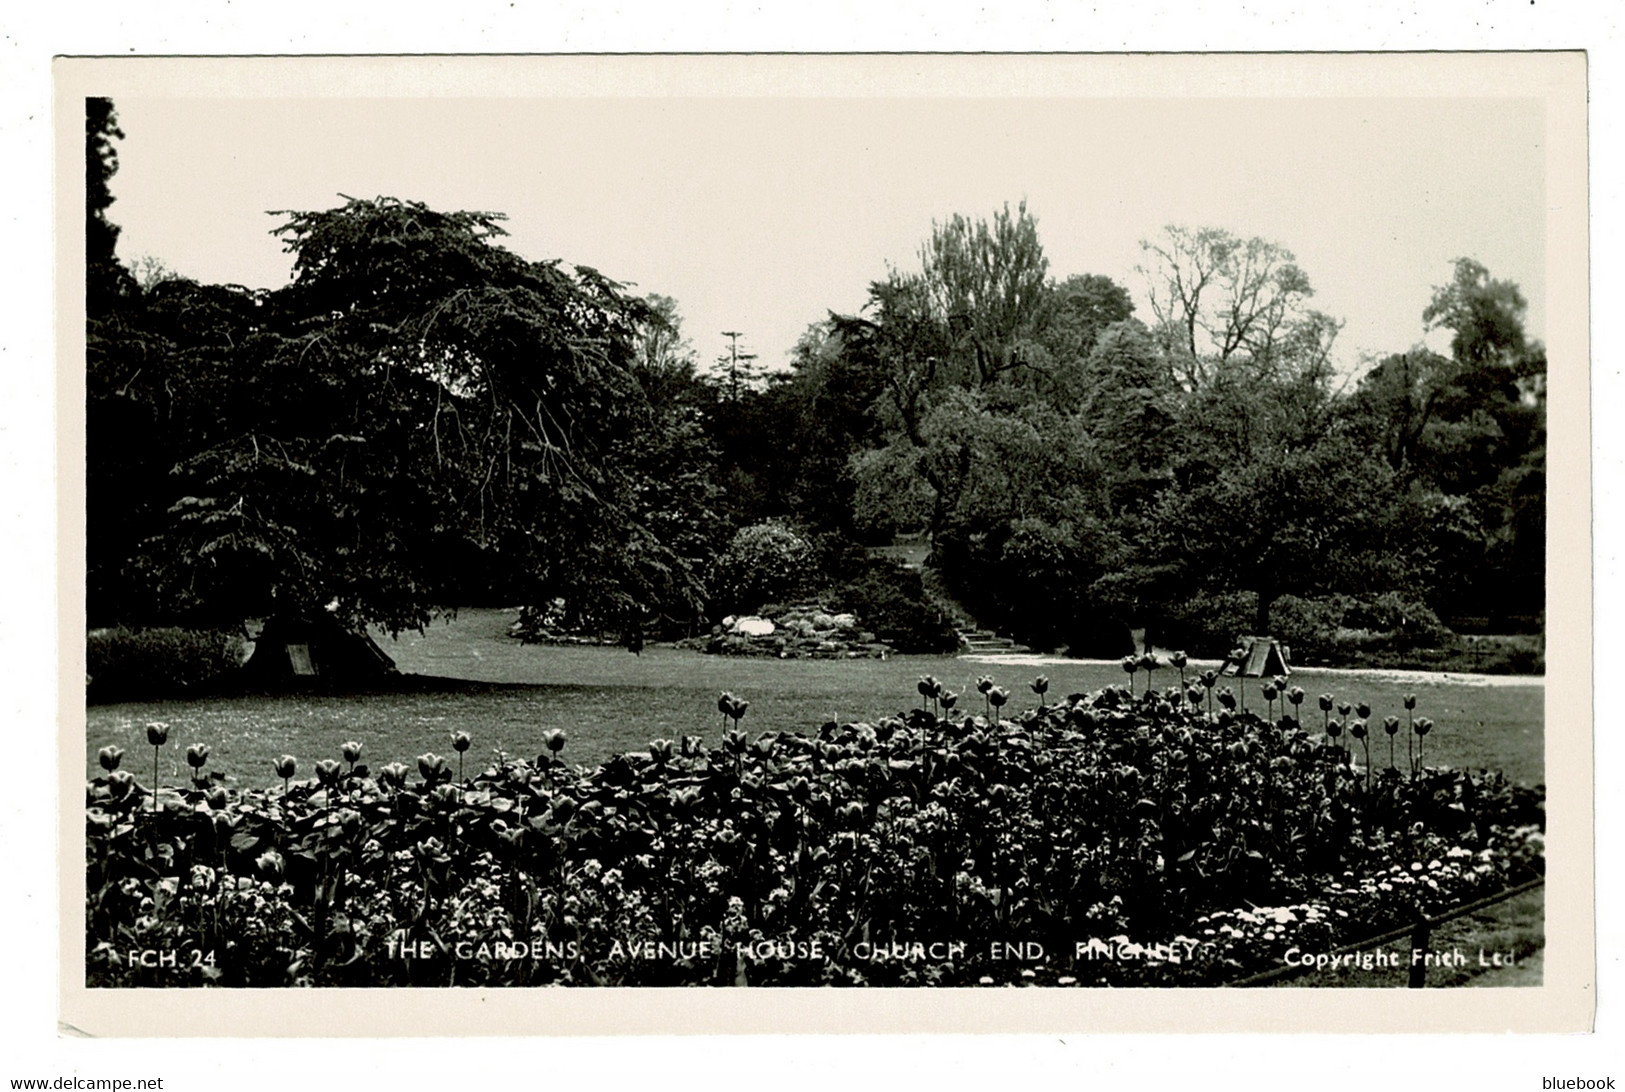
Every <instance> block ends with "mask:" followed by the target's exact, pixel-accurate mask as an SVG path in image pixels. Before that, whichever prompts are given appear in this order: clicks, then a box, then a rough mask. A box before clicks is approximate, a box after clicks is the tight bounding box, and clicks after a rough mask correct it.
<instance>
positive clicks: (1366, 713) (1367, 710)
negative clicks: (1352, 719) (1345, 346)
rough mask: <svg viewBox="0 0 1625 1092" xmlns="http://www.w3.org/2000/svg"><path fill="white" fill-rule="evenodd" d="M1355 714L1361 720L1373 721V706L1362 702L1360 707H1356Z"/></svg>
mask: <svg viewBox="0 0 1625 1092" xmlns="http://www.w3.org/2000/svg"><path fill="white" fill-rule="evenodd" d="M1354 712H1355V713H1356V714H1357V715H1358V716H1359V718H1360V719H1361V720H1370V719H1371V706H1369V705H1367V704H1366V703H1365V702H1361V703H1360V704H1359V705H1356V706H1355V707H1354Z"/></svg>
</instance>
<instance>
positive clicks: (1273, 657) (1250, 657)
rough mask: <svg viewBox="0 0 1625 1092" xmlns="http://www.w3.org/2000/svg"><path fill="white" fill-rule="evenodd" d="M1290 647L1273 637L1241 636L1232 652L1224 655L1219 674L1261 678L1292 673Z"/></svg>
mask: <svg viewBox="0 0 1625 1092" xmlns="http://www.w3.org/2000/svg"><path fill="white" fill-rule="evenodd" d="M1290 651H1291V650H1290V649H1288V648H1287V647H1286V646H1285V645H1283V644H1282V643H1281V642H1280V641H1277V640H1276V639H1275V638H1274V637H1243V638H1242V639H1241V644H1239V645H1237V646H1236V652H1239V653H1240V654H1241V655H1240V656H1239V657H1238V656H1236V655H1234V654H1232V655H1230V656H1227V657H1225V661H1224V666H1223V667H1222V668H1220V669H1219V674H1221V675H1240V676H1241V677H1242V678H1244V679H1261V678H1266V677H1270V678H1273V677H1274V676H1276V675H1290V674H1292V664H1291V657H1290Z"/></svg>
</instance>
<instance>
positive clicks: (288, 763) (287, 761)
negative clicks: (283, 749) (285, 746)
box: [271, 755, 299, 796]
mask: <svg viewBox="0 0 1625 1092" xmlns="http://www.w3.org/2000/svg"><path fill="white" fill-rule="evenodd" d="M271 768H272V769H274V770H276V775H277V776H278V777H280V778H282V795H283V796H286V795H288V779H289V778H290V777H292V776H293V773H294V771H295V770H297V769H298V768H299V763H298V762H297V761H295V760H294V757H293V756H292V755H283V756H282V757H281V758H279V759H277V760H276V761H275V762H273V763H271Z"/></svg>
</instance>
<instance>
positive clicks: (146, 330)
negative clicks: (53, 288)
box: [86, 100, 1545, 653]
mask: <svg viewBox="0 0 1625 1092" xmlns="http://www.w3.org/2000/svg"><path fill="white" fill-rule="evenodd" d="M120 135H121V134H120V133H119V131H118V128H117V119H116V115H115V113H114V111H113V109H112V104H111V103H108V102H106V101H105V100H89V101H88V102H87V120H86V184H87V197H88V200H87V225H86V259H87V287H86V303H87V321H88V324H87V361H86V367H87V406H86V413H87V459H88V464H87V481H86V486H87V524H88V526H87V532H88V533H87V542H88V556H87V566H88V573H87V579H88V583H87V591H88V595H89V611H90V615H91V622H92V624H110V623H113V622H122V623H134V624H193V625H202V624H219V623H222V622H234V621H236V620H240V619H241V618H244V617H248V616H263V615H267V614H272V613H276V612H283V611H289V612H305V613H309V612H314V611H318V610H325V611H328V612H331V613H332V614H334V615H336V616H337V617H340V618H341V619H343V620H344V621H345V622H346V623H348V624H350V625H353V626H361V625H377V626H382V627H384V628H387V629H391V630H397V631H398V630H400V629H403V628H410V627H417V626H421V625H422V624H424V623H425V622H426V621H427V620H428V618H429V617H430V616H431V614H432V612H433V611H434V610H436V609H438V608H443V607H449V606H454V605H456V604H459V603H470V602H477V601H482V600H487V601H498V600H500V601H506V602H515V601H518V602H526V603H533V604H553V605H555V606H558V607H559V609H561V610H562V612H563V613H564V615H565V616H566V621H567V623H568V624H571V625H575V626H578V627H589V628H596V629H598V630H599V631H600V632H603V631H606V630H607V631H610V632H619V633H622V634H625V635H628V636H629V637H632V638H634V639H639V640H641V637H642V634H643V633H644V632H645V631H650V632H656V633H660V632H675V631H681V630H683V629H685V628H692V627H693V626H695V625H696V624H699V623H703V622H705V621H708V620H709V619H710V618H711V617H712V616H713V615H714V614H715V613H716V612H717V611H718V610H720V609H722V599H723V598H729V600H730V601H729V603H728V604H727V606H728V608H729V609H733V608H737V607H739V606H740V604H737V603H734V602H732V598H734V597H732V596H728V597H724V596H721V595H719V594H717V593H716V589H715V587H713V585H714V584H715V583H716V574H717V573H718V572H719V571H721V569H719V564H721V561H722V554H723V553H724V551H725V550H726V548H727V547H728V545H729V543H730V542H732V541H733V540H734V536H735V532H736V531H738V530H740V529H741V528H745V527H750V526H757V525H761V524H764V523H767V522H775V523H780V524H783V525H785V526H788V527H791V528H794V530H795V532H796V533H797V534H799V535H800V536H802V537H803V538H804V539H805V540H806V541H807V542H808V543H809V547H810V553H809V556H810V557H813V558H814V559H815V562H816V567H817V568H818V569H819V570H820V572H821V573H822V575H823V577H824V578H826V579H828V580H830V581H853V580H856V579H858V578H859V577H860V576H861V575H862V564H861V561H860V560H854V559H855V558H861V552H860V550H859V547H861V546H863V545H875V544H882V543H888V542H890V541H892V539H893V537H894V536H895V535H896V534H898V533H918V534H920V535H922V536H924V537H925V539H926V540H927V541H928V542H929V543H930V546H931V554H932V565H933V567H934V569H935V572H936V574H937V576H938V577H939V578H940V580H941V581H942V584H943V586H944V587H945V588H946V589H947V590H948V591H949V592H951V593H952V594H953V595H955V596H957V597H958V598H959V600H960V601H961V602H962V603H963V604H964V605H965V606H967V607H968V608H970V609H971V610H972V611H974V612H975V613H976V614H977V615H978V616H979V617H980V618H981V619H982V620H983V621H984V622H986V623H990V624H994V625H998V626H1000V627H1002V628H1004V629H1006V630H1007V631H1009V632H1011V633H1012V634H1013V635H1015V636H1018V637H1020V638H1022V639H1025V640H1027V641H1029V642H1032V643H1034V644H1037V645H1041V646H1044V647H1058V646H1068V647H1070V648H1071V649H1073V650H1074V651H1075V652H1079V653H1115V652H1118V651H1122V650H1123V648H1122V646H1123V643H1124V641H1125V639H1126V633H1127V631H1128V627H1130V626H1145V627H1147V628H1148V630H1149V632H1151V633H1153V634H1158V635H1162V636H1163V638H1164V639H1165V640H1167V641H1173V640H1176V639H1183V638H1187V637H1188V638H1190V643H1197V644H1199V643H1200V642H1201V640H1202V639H1208V638H1211V640H1213V641H1224V640H1228V639H1229V638H1228V637H1225V636H1223V635H1222V631H1223V630H1224V629H1226V628H1229V629H1231V630H1239V629H1242V628H1251V629H1253V630H1255V631H1257V632H1267V631H1269V630H1270V629H1271V627H1272V625H1273V624H1275V623H1276V621H1277V620H1278V619H1279V618H1280V617H1281V613H1280V612H1281V611H1282V610H1283V609H1286V610H1287V611H1288V614H1291V613H1292V612H1294V611H1296V612H1299V613H1301V612H1303V611H1305V610H1313V609H1319V608H1318V607H1316V606H1315V605H1316V604H1320V605H1322V606H1324V605H1326V604H1334V603H1335V604H1336V605H1337V607H1336V609H1337V611H1338V612H1340V614H1339V616H1340V619H1341V621H1342V622H1343V624H1348V625H1356V624H1359V622H1360V621H1361V618H1362V617H1367V616H1369V618H1368V620H1370V619H1375V620H1372V621H1371V624H1372V625H1373V626H1376V625H1379V624H1385V623H1384V619H1376V618H1375V616H1376V615H1384V618H1385V619H1386V621H1387V622H1392V621H1393V618H1392V617H1388V616H1394V615H1397V616H1401V620H1402V621H1415V620H1416V619H1418V618H1421V619H1423V620H1431V619H1433V618H1434V616H1435V615H1436V616H1437V617H1439V618H1443V619H1445V620H1447V621H1452V622H1456V623H1458V624H1478V625H1486V626H1497V627H1501V628H1507V627H1517V626H1526V627H1527V626H1532V625H1533V626H1538V624H1539V614H1540V611H1541V609H1542V603H1543V600H1544V582H1543V581H1544V531H1545V523H1544V519H1545V517H1544V512H1545V481H1544V466H1545V454H1544V444H1545V439H1544V438H1545V402H1544V398H1545V358H1544V351H1543V349H1542V348H1541V346H1540V345H1539V344H1537V343H1534V342H1531V341H1530V340H1529V339H1528V338H1527V337H1526V336H1525V333H1524V330H1523V316H1524V310H1525V303H1524V300H1523V298H1522V296H1521V295H1520V294H1519V292H1518V290H1517V288H1516V287H1515V286H1513V285H1511V284H1508V283H1506V282H1503V281H1498V280H1496V279H1495V278H1494V277H1493V276H1491V274H1490V273H1489V271H1487V270H1486V269H1484V268H1483V267H1482V266H1480V265H1479V264H1477V263H1476V262H1473V261H1471V260H1468V259H1462V260H1461V261H1458V262H1457V263H1456V266H1455V269H1454V270H1453V275H1452V276H1451V277H1450V278H1449V279H1448V280H1446V281H1445V282H1444V283H1443V284H1441V285H1440V287H1439V288H1438V289H1437V290H1436V291H1435V293H1434V295H1433V298H1432V299H1431V300H1429V301H1418V302H1419V305H1422V311H1421V319H1422V326H1423V327H1424V328H1442V329H1447V330H1449V331H1450V332H1451V334H1452V341H1451V347H1450V353H1449V355H1448V356H1445V355H1440V354H1436V353H1433V352H1430V351H1428V350H1426V349H1424V348H1420V347H1418V348H1413V349H1410V350H1407V351H1403V352H1396V353H1394V354H1393V355H1390V356H1388V357H1385V358H1384V359H1382V360H1380V361H1377V362H1375V363H1374V364H1373V365H1371V366H1370V367H1369V368H1368V369H1367V370H1366V371H1365V372H1364V374H1362V375H1361V376H1359V377H1358V380H1357V381H1356V382H1353V383H1352V384H1349V383H1346V382H1344V381H1343V380H1340V379H1339V377H1338V376H1337V375H1336V374H1335V372H1334V369H1333V368H1332V365H1331V360H1332V346H1333V343H1334V340H1335V338H1336V336H1337V332H1338V327H1339V324H1338V323H1337V322H1336V321H1335V320H1333V319H1332V318H1330V317H1328V316H1326V315H1324V314H1322V313H1320V312H1318V311H1316V310H1314V309H1313V308H1312V307H1311V306H1310V301H1311V300H1312V298H1313V289H1312V286H1311V282H1310V279H1309V277H1308V275H1307V273H1305V272H1304V271H1303V270H1302V269H1300V268H1299V267H1298V266H1297V264H1296V262H1295V260H1294V259H1293V256H1292V254H1291V253H1290V252H1289V251H1288V250H1287V249H1286V248H1285V247H1283V246H1281V245H1279V244H1276V243H1273V242H1269V241H1265V240H1260V239H1246V238H1242V237H1239V236H1235V235H1232V234H1230V233H1228V232H1225V231H1221V230H1216V229H1200V230H1192V229H1184V228H1169V229H1167V230H1166V231H1165V232H1164V233H1163V234H1162V235H1161V236H1159V237H1158V238H1156V239H1155V240H1152V241H1148V242H1147V243H1146V244H1145V263H1144V266H1143V268H1142V270H1141V274H1142V276H1143V277H1144V278H1145V298H1146V299H1147V300H1148V301H1149V306H1150V313H1149V314H1141V313H1139V312H1138V310H1137V308H1136V306H1135V304H1134V302H1133V299H1132V297H1131V295H1130V293H1129V291H1128V290H1127V289H1126V288H1125V287H1124V286H1122V285H1119V284H1117V283H1115V282H1113V281H1112V280H1110V279H1108V278H1106V277H1102V276H1098V275H1076V276H1067V277H1061V278H1056V277H1055V276H1053V275H1052V274H1051V272H1050V269H1049V263H1048V260H1047V258H1046V257H1045V255H1044V252H1043V248H1042V245H1041V242H1040V240H1039V236H1038V226H1037V222H1036V220H1035V219H1034V217H1033V216H1032V215H1031V214H1029V213H1028V211H1027V209H1026V208H1025V206H1024V205H1023V206H1018V207H1017V208H1015V209H1010V208H1008V207H1007V208H1005V209H1002V210H1000V211H998V212H997V213H996V214H995V215H994V216H993V217H992V218H991V219H990V220H973V219H970V218H967V217H964V216H954V217H952V218H950V219H949V220H947V221H945V222H942V223H939V224H936V225H934V227H933V229H932V231H931V233H930V235H929V237H928V238H927V239H926V240H925V241H924V243H923V244H922V246H921V248H920V251H919V254H918V259H919V260H918V263H917V267H915V268H912V269H908V270H904V269H893V270H892V271H891V272H890V273H889V274H888V275H887V276H886V277H885V278H883V279H882V280H880V281H877V282H875V283H874V284H872V285H870V288H869V296H868V303H867V305H866V306H865V307H864V309H863V310H862V311H861V312H860V313H858V314H834V313H831V314H828V315H826V316H825V317H824V318H823V319H822V320H820V321H817V322H815V323H813V324H812V325H811V326H809V328H808V329H807V331H806V333H805V334H804V336H803V337H802V338H801V340H800V342H799V343H798V344H797V346H796V347H795V350H794V352H793V353H792V357H791V360H790V362H789V367H788V369H785V370H782V371H778V372H769V373H766V374H759V375H755V376H751V375H745V376H743V377H742V376H741V375H740V374H739V373H738V372H737V370H728V369H716V368H705V367H702V366H701V365H700V362H699V361H697V359H696V357H695V354H694V352H693V350H692V348H691V347H690V346H689V344H688V342H687V341H686V340H685V339H684V337H683V333H682V326H681V317H680V314H679V309H678V305H677V303H676V302H675V301H672V300H670V299H667V298H665V297H661V296H658V295H654V296H648V297H638V296H636V295H633V294H631V293H630V292H628V291H627V290H626V289H625V288H624V287H623V286H622V285H620V284H618V283H616V282H615V281H614V280H612V279H610V278H609V277H606V276H604V275H602V274H600V273H599V272H598V271H596V270H593V269H590V268H587V267H575V268H566V267H564V266H562V265H561V264H560V263H558V262H551V261H535V260H531V259H527V258H524V257H521V256H519V255H517V254H515V253H513V252H511V251H509V250H507V249H505V248H504V247H503V246H502V245H501V239H502V236H503V228H502V219H503V218H502V217H501V216H500V215H499V214H495V213H482V212H454V213H442V212H437V211H435V210H432V209H429V208H427V207H425V206H423V205H421V204H417V203H414V202H410V201H401V200H395V199H392V198H378V199H374V200H358V199H346V200H345V202H344V203H343V204H342V205H340V206H338V207H336V208H332V209H329V210H325V211H317V212H311V211H303V212H287V213H282V214H280V223H279V225H278V227H277V228H276V232H277V234H278V235H279V236H280V237H281V238H282V240H283V241H284V243H285V245H286V247H287V249H288V251H289V252H290V254H291V255H292V256H293V276H292V278H291V280H290V282H289V283H288V284H287V285H286V286H285V287H282V288H279V289H276V290H250V289H245V288H242V287H239V286H233V285H205V284H199V283H196V282H194V281H191V280H188V279H186V278H183V277H176V276H160V277H152V276H144V277H141V278H139V279H138V278H137V277H136V276H134V275H132V274H131V272H130V271H129V269H127V268H126V267H125V266H124V265H122V264H121V263H120V262H119V261H118V259H117V257H116V255H115V247H116V242H117V235H118V232H117V228H116V226H114V225H113V223H112V222H111V220H110V218H109V215H108V213H109V209H110V207H111V206H112V204H113V198H112V192H111V188H110V186H109V179H110V178H111V177H112V175H113V172H114V171H115V170H116V169H117V156H116V150H115V144H114V141H115V140H116V139H117V138H118V137H119V136H120ZM722 568H726V566H725V565H723V566H722ZM730 579H732V578H730ZM811 585H816V580H813V581H811V582H810V585H809V586H811ZM1327 609H1330V608H1327ZM1361 612H1364V614H1363V615H1362V613H1361ZM1428 624H1434V623H1433V622H1431V621H1429V622H1428ZM1204 626H1205V627H1206V630H1202V627H1204ZM1198 630H1202V632H1197V631H1198ZM1207 631H1214V632H1212V633H1209V632H1207Z"/></svg>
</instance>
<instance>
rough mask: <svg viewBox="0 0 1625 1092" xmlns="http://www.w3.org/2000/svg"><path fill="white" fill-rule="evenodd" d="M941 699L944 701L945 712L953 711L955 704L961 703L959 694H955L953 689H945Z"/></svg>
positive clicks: (943, 708)
mask: <svg viewBox="0 0 1625 1092" xmlns="http://www.w3.org/2000/svg"><path fill="white" fill-rule="evenodd" d="M939 700H940V701H941V703H942V711H943V712H944V713H951V712H953V708H954V706H956V705H958V704H959V695H958V694H955V693H954V692H953V691H952V690H944V691H943V692H942V697H941V699H939Z"/></svg>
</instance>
